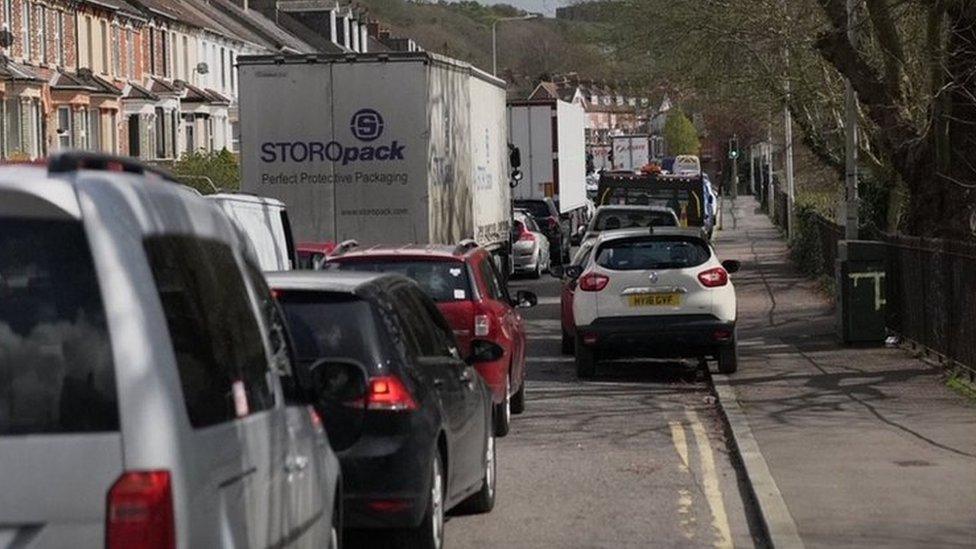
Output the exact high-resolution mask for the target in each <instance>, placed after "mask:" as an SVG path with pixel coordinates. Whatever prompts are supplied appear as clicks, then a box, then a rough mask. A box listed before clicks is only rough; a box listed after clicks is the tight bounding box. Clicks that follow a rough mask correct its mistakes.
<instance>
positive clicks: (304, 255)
mask: <svg viewBox="0 0 976 549" xmlns="http://www.w3.org/2000/svg"><path fill="white" fill-rule="evenodd" d="M335 247H336V243H335V242H332V241H329V242H299V243H298V246H296V247H295V251H296V252H298V268H299V269H314V268H315V266H316V265H320V264H322V263H323V262H324V261H325V258H326V256H328V255H329V254H331V253H332V251H333V250H335Z"/></svg>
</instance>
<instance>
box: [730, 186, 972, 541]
mask: <svg viewBox="0 0 976 549" xmlns="http://www.w3.org/2000/svg"><path fill="white" fill-rule="evenodd" d="M725 208H726V209H725V219H724V223H725V230H724V231H721V232H718V233H716V235H717V237H716V244H717V248H718V250H719V253H720V255H721V256H722V257H723V258H724V259H739V260H741V261H742V263H743V267H742V271H741V272H740V273H738V274H736V275H735V276H734V283H735V285H736V290H737V295H738V298H739V319H740V320H739V332H738V337H739V349H740V355H739V356H740V359H739V372H738V373H736V374H734V375H731V376H719V375H716V376H715V382H716V385H717V387H718V389H719V395H720V397H721V398H722V399H723V402H722V404H723V406H724V407H726V408H727V409H731V410H732V411H733V415H734V416H735V418H734V420H733V422H732V431H733V433H734V434H735V438H736V441H737V442H741V443H744V445H745V446H746V449H747V450H750V451H749V452H747V453H744V455H743V457H744V458H746V466H747V467H746V468H747V469H748V473H749V475H750V480H751V481H752V485H753V486H754V487H755V486H759V487H760V490H759V491H760V492H761V493H760V494H759V495H760V496H761V499H762V498H765V499H766V501H765V503H766V504H767V507H764V508H763V511H764V512H766V511H768V512H769V513H770V514H771V515H770V518H771V519H772V523H773V527H774V528H773V529H774V530H777V532H772V534H773V536H772V537H773V539H772V541H773V543H774V544H776V545H777V546H783V547H787V546H806V547H976V404H974V402H973V401H972V400H971V399H967V398H966V397H963V396H961V395H959V394H957V393H954V392H952V391H951V390H949V389H948V388H947V387H946V385H945V382H944V379H943V378H942V376H941V372H940V370H939V369H938V368H936V367H933V366H930V365H928V364H926V363H923V362H921V361H918V360H916V359H914V358H912V357H910V356H909V355H908V354H907V353H905V352H904V351H902V350H900V349H890V348H883V347H881V348H868V349H865V348H858V349H852V348H847V347H844V346H842V345H841V344H840V343H839V342H838V339H837V337H836V335H835V331H834V324H833V314H834V311H833V306H832V302H831V300H830V299H829V298H828V297H827V296H826V295H825V294H824V293H823V292H822V291H821V290H820V288H819V287H818V286H817V284H816V283H815V282H812V281H810V280H808V279H807V278H806V277H804V276H803V275H802V273H799V272H797V271H796V270H795V269H794V268H793V266H792V265H791V264H790V263H789V261H788V259H787V248H786V245H785V242H784V240H783V238H782V237H781V235H780V233H779V231H778V229H776V228H775V227H774V226H773V225H772V224H771V223H770V222H769V220H768V218H767V217H766V216H765V215H763V214H762V213H760V212H759V211H758V204H757V203H756V201H755V200H753V199H752V198H751V197H740V198H739V199H738V200H737V201H736V202H735V204H734V205H733V204H731V201H728V200H727V201H726V205H725ZM732 399H734V400H732ZM730 419H732V418H730ZM739 449H740V451H741V450H742V449H743V444H740V445H739ZM791 528H792V533H793V534H795V536H796V537H793V536H791V535H790V533H791ZM776 534H779V537H777V535H776ZM797 538H798V539H797Z"/></svg>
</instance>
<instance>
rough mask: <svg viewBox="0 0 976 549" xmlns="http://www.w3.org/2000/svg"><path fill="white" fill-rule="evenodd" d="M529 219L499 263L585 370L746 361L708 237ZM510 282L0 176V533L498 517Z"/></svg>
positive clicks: (117, 537)
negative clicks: (547, 307) (553, 315)
mask: <svg viewBox="0 0 976 549" xmlns="http://www.w3.org/2000/svg"><path fill="white" fill-rule="evenodd" d="M542 204H543V205H544V206H545V211H539V212H534V211H532V210H516V211H515V213H514V219H513V221H514V223H513V226H514V230H513V234H512V240H513V241H514V245H513V249H514V250H515V254H514V257H513V264H514V266H515V267H516V268H518V267H521V269H522V270H523V271H526V272H528V273H529V274H531V275H533V276H538V275H539V274H541V272H543V271H544V270H551V272H552V274H553V275H554V276H559V277H562V278H563V281H564V283H563V292H562V308H561V310H562V322H563V350H564V352H572V353H574V354H575V356H576V365H577V373H578V375H579V377H580V378H587V377H591V376H593V375H594V374H595V372H596V366H597V361H598V360H600V359H603V358H617V357H621V356H629V355H637V356H642V357H646V356H651V357H654V356H662V357H672V356H682V357H693V358H694V357H697V358H700V359H701V360H702V361H704V360H705V359H707V358H716V359H717V360H718V364H719V370H720V371H723V372H733V371H735V369H736V347H735V321H736V305H735V293H734V289H733V287H732V284H731V281H730V280H729V274H730V273H734V272H735V271H736V270H737V269H738V263H737V262H734V261H725V262H719V261H718V259H717V257H716V254H715V251H714V249H713V247H712V245H711V243H710V241H709V239H708V237H707V235H705V234H704V233H703V232H702V231H701V230H700V229H695V228H681V227H675V225H678V218H677V215H676V213H675V212H674V211H673V210H670V209H667V208H662V207H656V206H626V205H620V206H618V205H613V206H603V207H601V208H599V209H597V211H596V213H595V214H594V215H593V217H592V219H591V220H590V221H589V224H588V225H587V227H588V229H589V230H588V231H586V232H585V233H582V234H580V235H579V236H580V240H581V245H580V247H579V249H578V251H577V252H576V254H575V255H574V256H573V258H572V261H567V260H566V259H565V257H566V255H567V254H568V253H569V236H568V235H567V234H565V231H564V226H563V221H565V220H562V219H560V218H559V214H558V209H557V208H556V207H555V205H554V204H553V203H552V201H551V200H549V201H548V202H546V201H543V202H542ZM524 205H525V206H527V207H530V208H533V207H537V206H538V205H531V204H524ZM537 209H539V208H537ZM540 222H541V225H542V226H541V227H540ZM547 226H548V227H550V228H551V229H552V231H550V232H549V233H548V234H546V233H545V232H544V231H545V227H547ZM550 246H554V248H555V250H557V251H555V252H553V254H552V255H551V254H550V249H552V248H550ZM299 251H304V252H306V253H305V256H304V257H303V256H301V255H300V254H299V253H298V252H299ZM296 266H301V267H305V268H304V269H302V270H292V269H293V268H294V267H296ZM505 279H506V276H505V274H504V273H502V272H501V270H500V269H499V266H498V262H497V261H496V258H495V257H494V256H493V255H492V254H491V253H490V252H489V251H487V250H485V249H484V248H482V247H479V246H478V245H477V244H476V243H475V242H474V241H462V242H460V243H458V244H456V245H435V244H423V245H396V246H376V245H374V246H360V245H359V244H358V243H357V242H355V241H351V240H350V241H344V242H341V243H339V244H334V243H331V242H323V243H307V242H306V243H301V244H299V245H297V246H296V244H295V243H294V242H293V239H292V238H291V230H290V223H289V218H288V213H287V210H286V207H285V204H283V203H281V202H280V201H278V200H274V199H267V198H261V197H254V196H249V195H244V194H236V193H229V194H228V193H224V194H217V195H211V196H209V197H206V198H205V197H202V196H200V194H199V193H198V192H196V191H194V190H192V189H190V188H188V187H185V186H183V185H180V184H178V183H177V182H176V181H174V180H171V179H169V178H168V176H167V175H166V174H165V173H163V172H158V171H155V170H154V169H152V168H150V167H147V166H144V165H142V164H141V163H139V162H137V161H135V160H132V159H128V158H118V157H112V156H107V155H102V154H95V153H84V152H69V153H61V154H58V155H54V156H52V157H51V158H49V159H48V161H47V164H46V165H22V166H9V167H3V168H0V293H2V296H3V299H2V300H0V341H2V342H3V345H2V346H0V380H2V381H3V383H2V384H0V391H2V392H3V394H2V398H0V400H2V401H3V402H4V403H5V405H4V406H3V407H2V408H0V436H2V437H3V438H4V444H2V445H0V462H2V463H4V464H5V467H8V466H9V468H8V469H5V474H4V475H3V476H2V477H0V524H2V528H0V533H2V534H3V535H5V536H8V539H25V540H26V539H28V538H29V539H30V540H31V543H33V544H34V545H33V546H38V547H48V546H52V547H53V546H65V545H71V546H75V547H94V546H105V547H110V548H116V547H119V548H121V547H144V548H172V547H176V546H180V547H211V546H262V547H267V546H275V547H278V546H297V547H331V548H336V547H340V546H341V544H342V537H343V533H344V531H347V530H348V529H350V528H352V529H366V530H373V529H382V530H385V531H388V532H389V531H393V532H395V535H396V536H397V538H398V539H400V540H401V541H405V542H406V543H408V544H409V545H410V546H411V547H424V548H427V547H430V548H439V547H442V546H443V545H444V521H445V515H446V513H448V512H449V511H451V510H452V509H455V508H459V509H460V508H463V509H465V510H467V511H468V512H476V513H484V512H489V511H491V510H492V508H493V506H494V502H495V492H496V483H497V480H496V477H497V474H496V473H497V459H496V449H495V448H496V437H503V436H505V435H507V434H508V433H509V431H510V428H511V421H512V416H513V414H515V415H517V414H520V413H522V412H523V411H524V410H525V407H526V349H527V342H526V335H525V332H526V329H525V323H524V320H523V318H522V316H521V312H520V311H521V310H522V309H525V308H529V307H533V306H535V305H536V304H537V302H538V299H537V298H536V296H535V295H534V294H532V293H531V292H527V291H519V292H517V293H516V294H515V295H514V296H513V295H511V294H510V293H509V291H508V288H507V286H506V283H505ZM69 463H71V464H77V463H84V464H86V466H85V467H81V468H79V467H74V466H68V465H67V464H69ZM66 492H70V494H66ZM66 495H70V497H66ZM10 536H13V537H10Z"/></svg>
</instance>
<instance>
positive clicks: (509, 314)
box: [324, 242, 538, 437]
mask: <svg viewBox="0 0 976 549" xmlns="http://www.w3.org/2000/svg"><path fill="white" fill-rule="evenodd" d="M324 268H326V269H348V270H357V271H374V272H392V273H398V274H402V275H404V276H407V277H409V278H412V279H413V280H415V281H416V282H417V283H418V284H420V287H421V288H423V289H424V291H425V292H427V294H428V295H429V296H430V297H431V298H433V299H434V301H435V302H436V303H437V307H438V308H439V309H440V311H441V314H443V315H444V318H446V319H447V321H448V322H449V323H450V324H451V328H452V329H453V330H454V335H455V337H456V338H457V341H458V344H459V345H460V347H461V349H460V350H461V354H462V355H465V356H466V355H468V354H469V353H470V351H471V342H472V341H473V340H475V339H485V340H488V341H491V342H493V343H496V344H498V345H499V346H501V348H502V349H503V350H504V354H503V355H502V358H500V359H499V360H497V361H495V362H487V363H479V364H477V365H476V366H475V367H476V368H477V370H478V373H480V374H481V377H483V378H484V380H485V382H487V383H488V386H489V387H491V391H492V400H493V401H494V405H495V410H494V422H495V435H496V436H500V437H501V436H505V435H506V434H508V430H509V424H510V422H511V415H512V414H513V413H515V414H520V413H522V411H523V410H524V408H525V350H526V342H525V325H524V322H523V320H522V315H521V314H519V312H518V310H517V309H518V308H522V307H532V306H534V305H535V304H536V302H537V301H538V300H537V298H536V296H535V294H533V293H531V292H523V291H520V292H518V293H517V294H516V296H515V299H512V298H511V297H510V296H509V294H508V289H507V288H506V287H505V285H504V284H503V283H502V282H501V276H499V274H498V270H497V269H496V267H495V264H494V261H493V260H492V256H491V254H489V253H488V252H487V251H486V250H484V249H482V248H479V247H478V246H476V245H474V244H473V243H470V242H469V243H462V244H459V245H458V246H437V245H432V246H428V245H407V246H399V247H384V246H373V247H370V248H360V247H355V246H354V247H345V246H343V247H341V248H339V249H337V251H335V252H333V254H332V255H330V256H329V257H328V260H327V262H326V265H325V267H324Z"/></svg>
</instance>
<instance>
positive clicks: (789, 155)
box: [783, 0, 850, 238]
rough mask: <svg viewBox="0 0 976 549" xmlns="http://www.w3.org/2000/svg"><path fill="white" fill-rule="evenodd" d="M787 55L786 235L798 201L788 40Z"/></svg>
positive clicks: (791, 229) (784, 108)
mask: <svg viewBox="0 0 976 549" xmlns="http://www.w3.org/2000/svg"><path fill="white" fill-rule="evenodd" d="M848 2H850V0H848ZM783 9H784V10H786V9H787V6H786V2H785V1H784V2H783ZM784 49H785V56H786V75H785V76H786V77H785V78H784V79H783V91H784V94H785V101H784V102H783V140H784V141H785V142H786V143H785V146H786V147H785V150H784V151H783V153H784V155H785V157H786V158H785V159H784V160H785V162H784V163H785V164H786V166H785V167H786V236H787V238H789V237H792V236H793V229H794V227H793V223H794V219H793V210H794V207H793V205H794V202H795V201H796V189H795V188H794V186H793V114H792V113H791V112H790V46H789V41H787V43H786V45H785V47H784Z"/></svg>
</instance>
